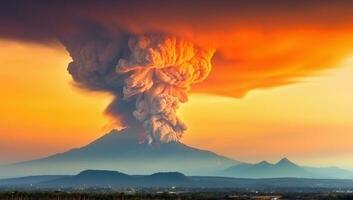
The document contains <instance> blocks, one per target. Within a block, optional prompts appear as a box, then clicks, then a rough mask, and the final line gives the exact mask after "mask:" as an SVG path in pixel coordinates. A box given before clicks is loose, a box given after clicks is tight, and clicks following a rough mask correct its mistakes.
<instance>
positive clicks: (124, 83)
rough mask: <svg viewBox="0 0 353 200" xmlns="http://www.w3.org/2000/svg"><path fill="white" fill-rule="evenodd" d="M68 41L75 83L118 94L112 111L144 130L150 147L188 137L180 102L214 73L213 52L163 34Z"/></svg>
mask: <svg viewBox="0 0 353 200" xmlns="http://www.w3.org/2000/svg"><path fill="white" fill-rule="evenodd" d="M63 43H64V44H65V45H66V47H67V49H68V51H69V52H70V55H71V56H72V58H73V61H72V62H71V63H70V64H69V67H68V71H69V73H70V74H71V75H72V77H73V80H74V81H75V82H76V83H77V84H78V85H79V86H81V87H84V88H89V89H92V90H98V91H109V92H111V93H112V94H114V96H115V98H114V100H113V102H112V103H111V104H110V105H109V107H108V108H107V112H108V113H109V114H111V115H113V116H115V117H116V119H118V120H119V122H120V123H121V124H122V125H124V126H129V127H130V126H133V127H140V128H142V130H143V135H144V137H143V140H144V141H145V142H147V143H152V142H171V141H178V140H179V139H180V138H181V137H182V134H183V133H184V132H185V130H186V129H187V127H186V125H185V124H184V123H183V122H182V121H181V119H180V118H179V117H178V116H177V110H178V107H179V104H180V103H185V102H187V100H188V91H189V90H190V86H191V85H192V84H193V83H197V82H200V81H202V80H203V79H205V78H206V77H207V75H208V74H209V72H210V70H211V58H212V56H213V54H214V50H213V49H205V48H201V47H198V46H196V45H194V44H193V43H191V42H190V41H187V40H185V39H182V38H177V37H174V36H166V35H162V34H149V35H129V34H123V33H121V34H119V35H114V36H109V35H107V34H100V35H99V36H98V37H97V35H96V36H95V37H94V38H90V37H87V38H85V37H79V38H77V37H75V38H70V39H67V38H66V39H64V40H63Z"/></svg>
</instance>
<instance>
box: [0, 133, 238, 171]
mask: <svg viewBox="0 0 353 200" xmlns="http://www.w3.org/2000/svg"><path fill="white" fill-rule="evenodd" d="M137 137H138V134H137V131H136V130H134V129H123V130H121V131H117V130H112V131H110V132H109V133H107V134H105V135H103V136H102V137H100V138H98V139H97V140H94V141H93V142H91V143H89V144H87V145H85V146H82V147H80V148H73V149H70V150H68V151H66V152H63V153H58V154H54V155H52V156H48V157H45V158H42V159H36V160H31V161H25V162H19V163H15V164H10V165H7V166H5V167H1V168H0V177H11V176H27V175H39V174H59V175H60V174H75V173H78V172H80V171H83V170H86V169H87V168H91V169H100V170H118V171H123V172H126V173H132V174H144V173H154V172H159V171H180V172H182V173H186V174H194V175H202V174H209V173H214V172H216V171H218V170H219V169H224V168H226V167H230V166H232V165H235V164H239V163H240V162H239V161H236V160H233V159H230V158H227V157H224V156H221V155H218V154H215V153H213V152H211V151H207V150H201V149H197V148H193V147H189V146H187V145H185V144H183V143H181V142H171V143H159V144H153V145H150V144H146V143H139V142H138V140H137ZM28 169H30V171H29V170H28ZM26 170H27V171H26Z"/></svg>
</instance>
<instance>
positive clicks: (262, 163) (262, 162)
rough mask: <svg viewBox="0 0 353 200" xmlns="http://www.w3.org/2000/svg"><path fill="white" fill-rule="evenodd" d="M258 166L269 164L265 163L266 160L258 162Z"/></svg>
mask: <svg viewBox="0 0 353 200" xmlns="http://www.w3.org/2000/svg"><path fill="white" fill-rule="evenodd" d="M258 165H271V163H269V162H267V161H266V160H263V161H261V162H259V163H258Z"/></svg>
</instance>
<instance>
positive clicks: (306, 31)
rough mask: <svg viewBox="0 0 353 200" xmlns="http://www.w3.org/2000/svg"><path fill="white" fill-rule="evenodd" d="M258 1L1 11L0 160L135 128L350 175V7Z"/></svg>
mask: <svg viewBox="0 0 353 200" xmlns="http://www.w3.org/2000/svg"><path fill="white" fill-rule="evenodd" d="M256 2H257V3H256V4H251V5H250V4H248V3H246V2H245V1H219V2H218V1H207V2H206V1H205V2H204V3H202V4H200V5H199V4H198V6H197V7H193V6H189V4H188V3H187V1H185V2H184V1H183V2H177V1H173V2H169V3H168V2H158V1H151V3H150V4H149V5H145V6H140V5H139V4H140V3H139V2H133V3H130V4H129V3H125V4H121V5H120V4H118V3H116V4H114V3H112V4H113V5H111V6H107V5H106V4H104V3H98V1H97V4H90V3H88V4H85V5H79V4H72V5H70V6H68V5H66V4H60V2H59V1H55V3H53V5H54V6H53V5H46V4H45V3H43V5H42V4H38V5H32V4H27V3H24V5H23V8H22V7H17V6H16V5H12V4H11V3H9V9H10V8H11V9H13V10H11V9H10V10H8V9H6V8H4V9H2V8H0V23H1V27H0V46H1V50H0V91H1V93H0V164H7V163H14V162H19V161H24V160H32V159H35V158H41V157H44V156H48V155H52V154H55V153H58V152H64V151H66V150H69V149H72V148H75V147H81V146H83V145H85V144H87V143H89V142H91V141H93V140H94V139H96V138H99V137H100V136H102V135H104V134H105V133H107V132H108V131H110V130H111V129H113V128H116V129H122V128H124V127H128V126H131V127H133V126H135V125H136V124H137V125H136V127H138V129H139V131H140V129H143V130H142V131H141V132H143V134H141V135H143V137H144V138H143V139H144V140H146V141H147V140H148V139H149V141H148V142H149V143H151V144H152V140H154V141H156V143H158V142H165V143H168V142H171V141H172V142H175V141H179V140H180V141H181V142H183V143H185V144H187V145H190V146H193V147H196V148H201V149H207V150H211V151H213V152H216V153H219V154H222V155H225V156H227V157H229V158H233V159H236V160H241V161H244V162H251V163H252V162H259V161H261V160H269V161H277V160H279V159H280V158H283V157H288V158H290V159H293V160H294V161H296V162H298V163H300V164H301V165H312V166H339V167H342V168H346V169H351V170H353V145H352V142H353V93H352V90H353V78H352V76H353V26H352V20H353V12H352V9H351V8H352V7H353V3H352V2H349V1H337V2H335V3H332V4H330V3H328V2H329V1H323V2H320V3H314V2H315V1H310V2H305V1H301V2H300V3H298V4H296V3H294V1H293V2H289V1H288V2H287V3H288V4H285V3H278V2H277V3H276V2H275V1H271V2H272V3H271V2H270V3H268V4H266V3H265V1H256ZM277 4H278V5H277ZM114 5H115V7H114ZM274 5H276V6H274ZM46 6H48V7H49V8H52V7H54V8H55V9H52V10H50V9H46ZM171 7H172V8H173V9H170V8H171ZM174 7H175V9H174ZM15 11H16V12H15ZM132 11H133V12H132ZM12 12H14V13H17V14H18V15H19V16H18V17H16V18H14V19H12V18H10V17H8V16H7V15H9V16H11V15H12ZM9 13H10V14H9ZM63 13H68V14H65V16H63ZM131 13H133V14H131ZM181 13H182V14H181ZM43 16H50V17H43ZM76 16H77V17H76ZM127 52H128V53H127ZM156 99H157V100H156ZM179 118H180V119H179ZM182 121H183V122H185V124H186V125H185V124H184V123H182ZM186 126H187V127H188V128H186ZM184 133H185V134H184ZM151 138H153V139H151ZM180 138H181V139H180Z"/></svg>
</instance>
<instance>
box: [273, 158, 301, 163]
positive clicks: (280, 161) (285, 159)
mask: <svg viewBox="0 0 353 200" xmlns="http://www.w3.org/2000/svg"><path fill="white" fill-rule="evenodd" d="M283 164H286V165H288V164H289V165H296V164H295V163H293V162H292V161H290V160H288V158H282V159H281V160H279V161H278V162H277V163H276V165H283Z"/></svg>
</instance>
